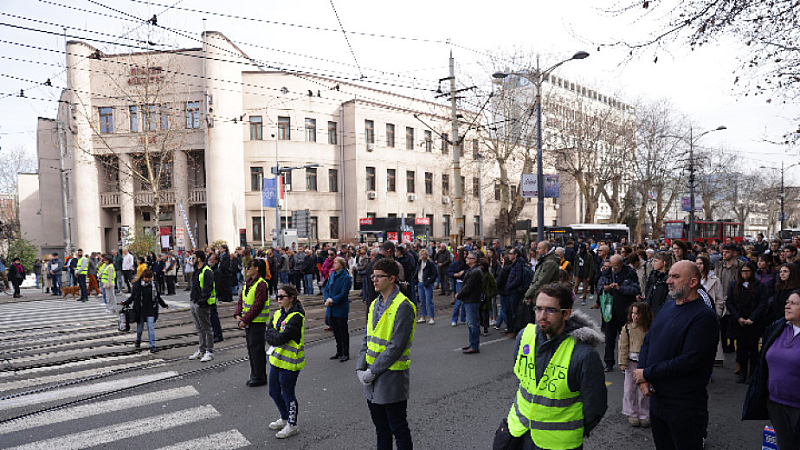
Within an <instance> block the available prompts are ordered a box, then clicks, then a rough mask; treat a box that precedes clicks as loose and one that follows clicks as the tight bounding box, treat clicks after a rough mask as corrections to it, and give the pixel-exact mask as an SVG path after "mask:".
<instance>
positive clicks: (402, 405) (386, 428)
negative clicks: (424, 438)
mask: <svg viewBox="0 0 800 450" xmlns="http://www.w3.org/2000/svg"><path fill="white" fill-rule="evenodd" d="M367 405H368V406H369V414H370V415H371V416H372V423H374V424H375V433H376V434H377V437H378V446H377V449H378V450H392V437H394V440H395V441H396V442H397V450H410V449H413V448H414V444H412V443H411V430H410V429H409V428H408V420H407V418H406V409H407V406H408V400H403V401H402V402H397V403H389V404H386V405H378V404H376V403H372V402H371V401H369V400H367Z"/></svg>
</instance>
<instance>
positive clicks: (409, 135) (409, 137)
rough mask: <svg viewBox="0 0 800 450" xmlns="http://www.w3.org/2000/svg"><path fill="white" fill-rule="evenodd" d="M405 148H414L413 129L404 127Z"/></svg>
mask: <svg viewBox="0 0 800 450" xmlns="http://www.w3.org/2000/svg"><path fill="white" fill-rule="evenodd" d="M406 150H414V129H413V128H411V127H406Z"/></svg>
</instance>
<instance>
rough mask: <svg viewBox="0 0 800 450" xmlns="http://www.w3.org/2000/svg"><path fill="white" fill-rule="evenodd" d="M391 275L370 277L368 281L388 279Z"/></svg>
mask: <svg viewBox="0 0 800 450" xmlns="http://www.w3.org/2000/svg"><path fill="white" fill-rule="evenodd" d="M390 276H391V275H372V276H371V277H370V279H372V280H375V279H376V278H389V277H390Z"/></svg>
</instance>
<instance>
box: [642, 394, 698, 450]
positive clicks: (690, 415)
mask: <svg viewBox="0 0 800 450" xmlns="http://www.w3.org/2000/svg"><path fill="white" fill-rule="evenodd" d="M656 395H657V394H656ZM705 417H706V414H705V413H704V412H703V411H698V410H689V409H686V408H673V407H660V406H659V405H658V403H657V397H653V398H652V399H651V401H650V424H651V426H652V430H653V441H654V443H655V444H656V450H702V448H703V426H704V424H705V421H706V419H705Z"/></svg>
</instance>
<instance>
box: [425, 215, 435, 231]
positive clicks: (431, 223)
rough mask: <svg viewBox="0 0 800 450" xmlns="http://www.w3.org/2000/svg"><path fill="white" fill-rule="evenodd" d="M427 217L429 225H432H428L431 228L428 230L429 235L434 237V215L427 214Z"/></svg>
mask: <svg viewBox="0 0 800 450" xmlns="http://www.w3.org/2000/svg"><path fill="white" fill-rule="evenodd" d="M425 217H426V218H427V219H428V223H429V224H430V225H428V226H429V227H430V229H429V230H428V234H429V235H430V236H433V235H434V234H433V214H425Z"/></svg>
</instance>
